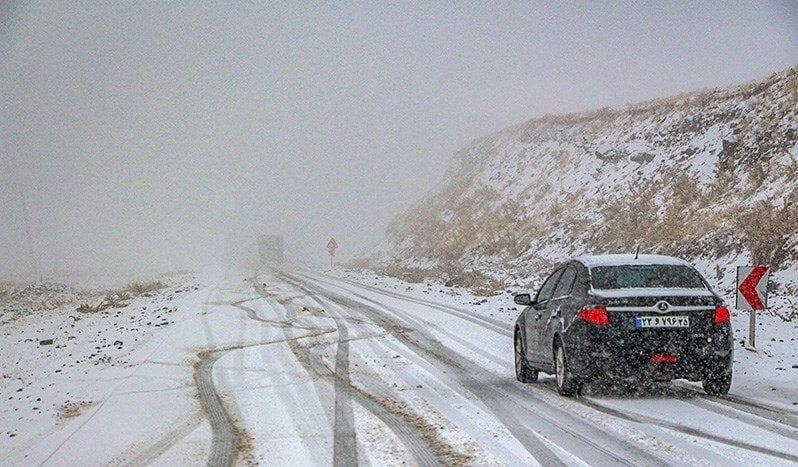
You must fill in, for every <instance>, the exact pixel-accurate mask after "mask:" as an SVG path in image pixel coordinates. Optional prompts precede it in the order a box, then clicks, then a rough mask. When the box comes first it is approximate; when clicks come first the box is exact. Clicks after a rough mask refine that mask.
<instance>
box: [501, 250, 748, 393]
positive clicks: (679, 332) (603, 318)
mask: <svg viewBox="0 0 798 467" xmlns="http://www.w3.org/2000/svg"><path fill="white" fill-rule="evenodd" d="M515 303H517V304H519V305H524V306H525V307H526V308H524V310H523V312H522V313H521V315H520V316H519V317H518V320H517V321H516V324H515V336H514V340H515V372H516V377H517V378H518V380H519V381H521V382H523V383H531V382H534V381H536V380H537V378H538V372H539V371H544V372H547V373H552V374H554V375H555V376H556V381H557V390H558V391H559V393H560V394H562V395H565V396H572V395H575V394H578V393H579V391H580V387H581V385H582V384H583V383H585V382H591V381H596V380H604V379H617V380H637V381H669V380H672V379H679V378H683V379H687V380H690V381H701V382H702V384H703V387H704V390H705V391H706V392H707V393H709V394H726V393H727V392H728V391H729V387H730V386H731V379H732V347H733V340H732V329H731V322H730V319H729V310H728V309H727V308H726V307H725V306H724V304H723V300H722V299H721V298H720V297H719V296H718V295H717V294H716V293H715V292H714V291H713V290H712V288H711V287H710V286H709V284H708V283H707V281H706V279H704V278H703V277H702V276H701V274H700V273H699V272H698V271H696V269H695V268H694V267H693V266H691V265H690V264H689V263H687V262H685V261H682V260H680V259H677V258H672V257H668V256H659V255H639V256H638V255H603V256H582V257H579V258H575V259H572V260H570V261H567V262H565V263H562V264H560V265H559V266H557V268H556V270H555V271H554V272H553V273H552V274H551V275H550V276H549V277H548V279H546V281H545V282H544V283H543V286H542V287H541V288H540V290H539V291H538V293H537V294H536V295H535V296H534V298H533V297H532V296H531V295H530V294H528V293H522V294H519V295H516V296H515Z"/></svg>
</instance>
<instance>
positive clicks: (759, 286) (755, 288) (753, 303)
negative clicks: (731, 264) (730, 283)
mask: <svg viewBox="0 0 798 467" xmlns="http://www.w3.org/2000/svg"><path fill="white" fill-rule="evenodd" d="M768 271H770V267H769V266H756V267H742V266H741V267H738V268H737V309H739V310H764V309H765V308H767V283H768V279H767V278H768ZM763 279H764V280H763Z"/></svg>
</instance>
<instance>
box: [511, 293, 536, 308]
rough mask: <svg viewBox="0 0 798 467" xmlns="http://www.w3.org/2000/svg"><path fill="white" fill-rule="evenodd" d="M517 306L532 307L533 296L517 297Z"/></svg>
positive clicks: (525, 294)
mask: <svg viewBox="0 0 798 467" xmlns="http://www.w3.org/2000/svg"><path fill="white" fill-rule="evenodd" d="M514 300H515V303H516V305H523V306H529V305H532V296H531V295H530V294H528V293H520V294H518V295H516V296H515V299H514Z"/></svg>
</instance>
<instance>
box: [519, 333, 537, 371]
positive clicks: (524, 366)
mask: <svg viewBox="0 0 798 467" xmlns="http://www.w3.org/2000/svg"><path fill="white" fill-rule="evenodd" d="M514 341H515V343H514V347H515V378H516V379H517V380H518V381H520V382H522V383H534V382H535V381H537V380H538V370H536V369H534V368H532V367H531V366H529V362H527V360H526V356H525V353H524V343H523V342H522V341H521V333H520V332H519V331H518V329H516V330H515V337H514Z"/></svg>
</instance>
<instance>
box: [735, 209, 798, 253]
mask: <svg viewBox="0 0 798 467" xmlns="http://www.w3.org/2000/svg"><path fill="white" fill-rule="evenodd" d="M793 199H795V196H793ZM734 225H735V228H736V229H737V230H739V231H740V232H741V233H742V237H743V244H744V245H745V247H746V248H747V249H748V251H750V252H751V256H752V260H753V261H754V263H757V264H770V265H771V266H773V267H774V268H778V267H779V266H781V265H782V264H783V263H784V262H785V261H787V260H798V251H796V246H795V245H794V244H792V243H791V239H792V237H794V236H795V235H796V231H798V204H796V203H795V202H786V203H784V205H783V206H782V207H780V208H777V207H775V206H774V204H773V202H772V201H770V200H764V201H760V202H758V203H756V204H754V205H753V206H751V207H750V208H748V209H747V210H745V211H743V212H740V213H738V215H737V217H736V218H735V219H734Z"/></svg>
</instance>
